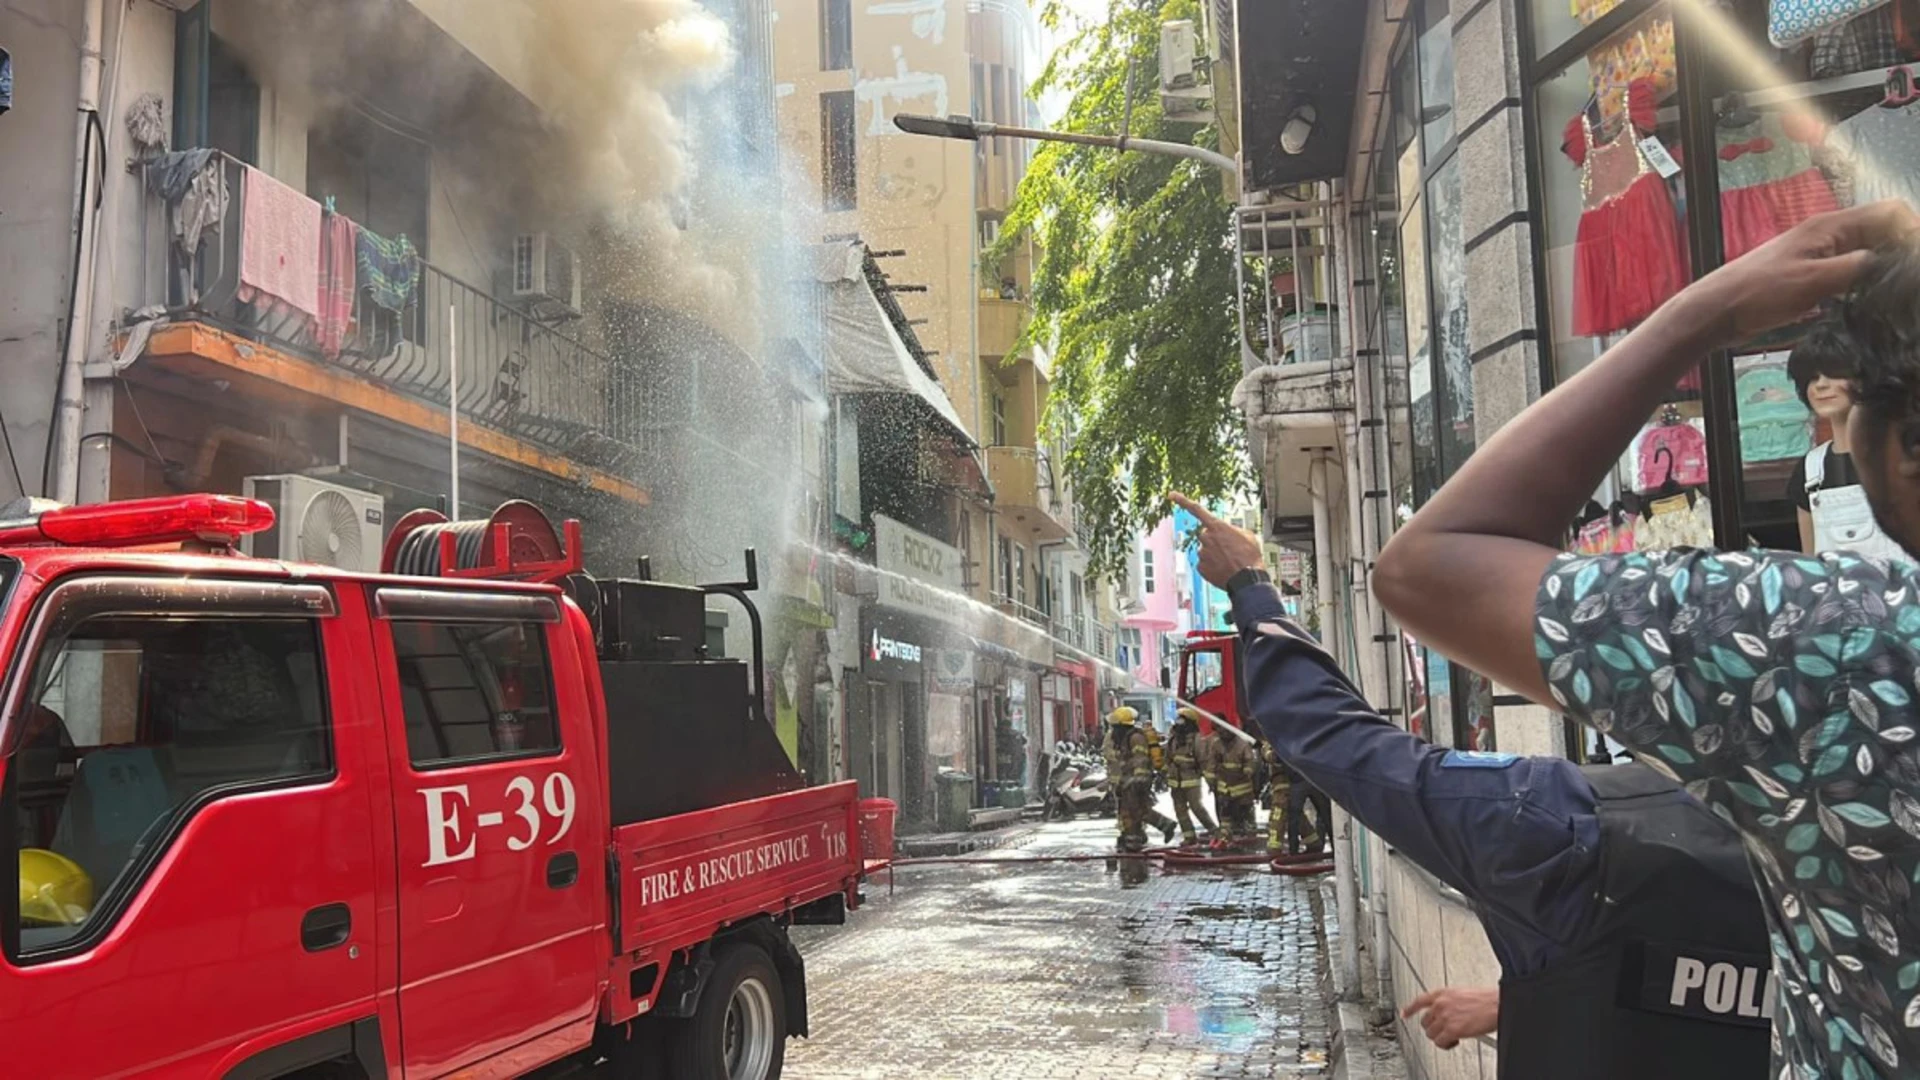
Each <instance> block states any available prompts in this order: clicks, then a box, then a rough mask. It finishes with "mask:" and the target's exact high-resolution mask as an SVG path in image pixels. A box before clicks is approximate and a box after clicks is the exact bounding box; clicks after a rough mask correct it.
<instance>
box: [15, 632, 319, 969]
mask: <svg viewBox="0 0 1920 1080" xmlns="http://www.w3.org/2000/svg"><path fill="white" fill-rule="evenodd" d="M323 683H324V679H323V675H322V672H321V666H320V646H319V633H318V629H317V627H316V625H315V624H314V623H312V622H309V621H305V620H299V619H245V620H241V619H159V618H148V619H140V618H120V617H113V618H96V619H90V620H87V621H84V622H81V623H80V624H79V625H78V626H77V627H76V628H75V629H74V630H73V631H72V632H71V633H70V634H68V635H67V636H66V638H65V640H64V641H63V642H61V643H60V644H59V645H58V647H57V649H53V650H49V651H48V652H47V653H45V654H43V655H42V658H41V660H40V663H39V665H38V671H37V674H36V679H35V688H34V692H33V695H32V697H31V699H30V700H31V701H32V702H33V704H32V705H31V706H29V708H28V710H27V712H26V713H25V714H24V716H23V718H22V723H23V733H22V734H21V736H20V744H19V745H20V749H19V751H18V752H17V754H16V756H15V758H14V767H13V768H12V769H10V770H9V773H8V778H7V779H8V782H9V784H10V785H12V798H13V800H14V801H15V804H16V805H17V807H18V813H19V818H18V833H17V835H18V836H19V841H20V845H21V847H22V849H23V850H22V852H21V860H20V861H21V872H22V881H21V886H22V899H21V905H20V908H19V911H18V915H19V919H20V926H19V939H18V943H19V948H20V951H21V952H22V953H25V954H28V955H31V954H33V953H36V952H43V951H47V950H55V949H58V948H59V947H61V946H63V945H69V944H77V943H79V942H80V941H82V940H83V939H91V938H94V937H96V936H97V935H98V934H99V933H101V932H104V930H105V928H106V926H107V925H108V924H109V923H110V921H111V913H112V912H114V911H117V910H120V909H121V908H123V907H124V904H125V902H126V901H128V900H129V899H131V897H132V894H133V892H134V890H135V889H136V888H137V887H138V886H139V883H140V880H141V879H142V878H143V877H144V875H145V873H146V872H147V871H148V870H150V869H151V868H152V867H153V866H155V865H156V864H157V863H158V862H159V860H160V856H161V854H162V853H163V852H164V851H165V850H166V848H167V846H168V845H169V843H170V842H171V840H172V838H173V837H174V836H176V835H178V833H179V831H180V829H181V828H182V827H183V825H184V824H185V822H186V821H187V819H188V818H190V817H191V816H192V815H193V814H194V813H195V811H197V810H198V809H199V808H201V807H203V806H205V805H207V804H208V803H210V802H212V801H214V800H216V799H220V798H226V797H229V796H232V795H237V794H240V793H243V792H247V791H257V790H259V789H261V788H262V787H266V786H272V785H276V784H283V783H286V782H289V781H293V780H298V779H302V778H312V777H320V776H324V775H326V774H327V773H328V772H329V771H330V770H331V769H332V764H333V759H332V744H331V741H330V736H329V732H328V725H327V716H326V708H325V704H324V700H323V697H322V692H321V687H322V685H323ZM30 865H31V866H32V867H33V869H32V871H31V872H32V873H33V874H35V875H38V877H37V878H36V879H35V880H33V881H30V880H29V878H28V874H29V866H30ZM76 868H77V870H76ZM29 886H33V887H34V888H35V889H36V892H35V895H33V896H29V895H28V889H29Z"/></svg>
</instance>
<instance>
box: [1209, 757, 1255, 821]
mask: <svg viewBox="0 0 1920 1080" xmlns="http://www.w3.org/2000/svg"><path fill="white" fill-rule="evenodd" d="M1216 736H1217V737H1218V738H1219V739H1220V753H1219V756H1218V757H1217V758H1216V759H1215V761H1214V771H1215V772H1216V773H1217V774H1218V775H1219V777H1220V786H1219V787H1218V788H1216V789H1215V795H1214V800H1213V805H1214V808H1215V809H1216V810H1218V811H1219V812H1220V827H1221V829H1222V830H1223V831H1225V832H1226V834H1227V839H1228V840H1238V839H1239V838H1241V837H1243V836H1252V835H1253V764H1254V757H1255V753H1254V749H1253V744H1252V743H1250V742H1248V741H1246V740H1245V739H1241V738H1238V737H1235V736H1232V735H1226V734H1222V733H1216Z"/></svg>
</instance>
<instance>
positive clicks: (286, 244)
mask: <svg viewBox="0 0 1920 1080" xmlns="http://www.w3.org/2000/svg"><path fill="white" fill-rule="evenodd" d="M240 219H241V230H240V288H239V290H238V292H237V293H236V295H237V296H238V297H239V299H240V301H241V302H242V303H248V304H255V305H258V306H260V307H263V308H264V307H273V306H284V307H287V308H291V309H292V310H293V311H295V312H297V313H299V314H301V315H304V316H306V317H307V319H308V320H310V321H311V320H316V319H318V318H319V317H320V204H319V203H317V202H314V201H313V200H312V199H309V198H307V197H306V196H305V195H303V194H301V193H300V192H298V191H296V190H294V189H293V188H290V187H288V186H287V185H285V184H283V183H281V182H280V181H278V180H275V179H274V178H273V177H271V176H268V175H267V174H266V173H263V172H261V171H260V170H258V169H255V168H252V167H251V166H249V167H247V170H246V172H245V173H243V174H242V177H241V188H240Z"/></svg>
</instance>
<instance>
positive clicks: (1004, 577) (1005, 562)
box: [1000, 536, 1013, 600]
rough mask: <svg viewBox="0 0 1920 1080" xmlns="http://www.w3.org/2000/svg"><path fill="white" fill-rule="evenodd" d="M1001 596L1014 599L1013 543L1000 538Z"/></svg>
mask: <svg viewBox="0 0 1920 1080" xmlns="http://www.w3.org/2000/svg"><path fill="white" fill-rule="evenodd" d="M1000 595H1001V596H1003V597H1006V598H1007V599H1009V600H1011V599H1013V541H1011V540H1009V539H1007V538H1006V537H1004V536H1003V537H1001V538H1000Z"/></svg>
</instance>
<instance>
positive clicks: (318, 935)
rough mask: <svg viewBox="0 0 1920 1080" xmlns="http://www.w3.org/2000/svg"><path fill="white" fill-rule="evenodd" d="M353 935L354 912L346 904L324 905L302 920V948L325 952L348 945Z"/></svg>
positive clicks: (309, 950)
mask: <svg viewBox="0 0 1920 1080" xmlns="http://www.w3.org/2000/svg"><path fill="white" fill-rule="evenodd" d="M352 934H353V910H352V909H351V908H349V907H347V905H345V904H322V905H321V906H319V907H317V908H314V909H313V910H312V911H309V912H307V915H306V918H304V919H301V920H300V947H301V948H303V949H305V950H307V951H308V952H325V951H326V950H328V949H333V948H338V947H339V946H341V945H345V944H346V943H347V938H348V937H349V936H351V935H352Z"/></svg>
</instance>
